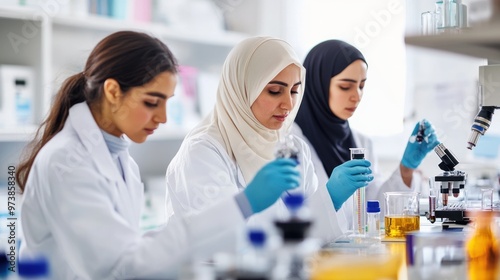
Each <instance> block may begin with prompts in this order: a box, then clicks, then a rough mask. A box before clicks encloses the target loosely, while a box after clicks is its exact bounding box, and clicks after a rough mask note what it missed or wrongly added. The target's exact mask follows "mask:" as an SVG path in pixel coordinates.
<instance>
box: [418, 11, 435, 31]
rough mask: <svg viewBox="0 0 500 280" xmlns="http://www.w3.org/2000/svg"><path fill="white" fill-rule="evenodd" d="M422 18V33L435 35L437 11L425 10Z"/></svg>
mask: <svg viewBox="0 0 500 280" xmlns="http://www.w3.org/2000/svg"><path fill="white" fill-rule="evenodd" d="M420 20H421V22H420V23H421V32H422V35H433V34H435V33H436V13H434V12H430V11H429V12H423V13H422V14H421V18H420Z"/></svg>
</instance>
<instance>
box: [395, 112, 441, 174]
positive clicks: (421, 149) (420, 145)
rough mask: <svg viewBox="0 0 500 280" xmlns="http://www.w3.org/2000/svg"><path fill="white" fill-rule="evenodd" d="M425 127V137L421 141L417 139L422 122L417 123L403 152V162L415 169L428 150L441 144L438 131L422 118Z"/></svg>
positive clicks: (404, 164)
mask: <svg viewBox="0 0 500 280" xmlns="http://www.w3.org/2000/svg"><path fill="white" fill-rule="evenodd" d="M422 123H423V128H424V135H423V136H424V137H423V140H422V141H421V142H418V141H417V135H418V134H419V128H420V122H419V123H417V125H415V128H414V129H413V132H412V133H411V136H410V139H409V140H408V144H406V149H405V152H404V154H403V159H402V160H401V164H402V165H403V166H405V167H407V168H410V169H415V168H417V167H418V166H419V165H420V163H421V162H422V160H423V159H424V157H425V156H426V155H427V153H428V152H430V151H432V150H433V149H434V147H436V146H437V145H438V144H439V141H438V140H437V136H436V133H435V131H434V128H433V127H432V125H431V123H430V122H429V121H427V120H425V119H424V120H422Z"/></svg>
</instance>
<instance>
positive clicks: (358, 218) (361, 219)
mask: <svg viewBox="0 0 500 280" xmlns="http://www.w3.org/2000/svg"><path fill="white" fill-rule="evenodd" d="M350 151H351V160H356V159H364V158H365V148H350ZM352 217H353V220H352V230H351V232H352V234H353V235H364V234H365V227H366V218H365V217H366V197H365V188H364V187H362V188H359V189H357V190H356V191H355V192H354V194H353V215H352Z"/></svg>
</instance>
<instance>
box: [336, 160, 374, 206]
mask: <svg viewBox="0 0 500 280" xmlns="http://www.w3.org/2000/svg"><path fill="white" fill-rule="evenodd" d="M370 165H371V163H370V162H369V161H367V160H366V159H353V160H350V161H346V162H344V163H343V164H341V165H339V166H337V167H335V168H334V169H333V171H332V174H331V175H330V179H328V182H326V188H327V189H328V193H329V194H330V198H331V199H332V202H333V206H334V207H335V211H338V210H339V209H340V207H341V206H342V204H344V202H345V201H346V200H347V199H348V198H349V197H350V196H351V195H352V194H353V193H354V192H355V191H356V190H357V189H359V188H361V187H365V186H366V185H368V183H369V182H371V180H373V175H370V174H371V173H372V170H371V169H370Z"/></svg>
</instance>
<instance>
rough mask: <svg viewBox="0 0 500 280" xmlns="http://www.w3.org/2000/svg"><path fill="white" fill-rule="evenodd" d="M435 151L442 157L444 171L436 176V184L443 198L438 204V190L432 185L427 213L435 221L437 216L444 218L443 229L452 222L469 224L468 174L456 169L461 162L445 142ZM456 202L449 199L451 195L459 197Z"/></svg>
mask: <svg viewBox="0 0 500 280" xmlns="http://www.w3.org/2000/svg"><path fill="white" fill-rule="evenodd" d="M434 151H435V152H436V154H437V155H438V156H439V158H440V159H441V163H440V164H439V165H438V166H439V168H440V169H441V170H443V172H442V173H441V174H439V175H437V176H435V177H434V181H435V183H436V186H438V187H439V194H440V196H439V197H440V198H441V200H440V201H439V206H438V205H437V197H436V195H435V192H436V190H435V189H434V187H433V186H432V185H431V187H430V195H429V212H427V213H426V217H427V219H428V220H429V221H430V222H431V223H434V222H435V221H436V218H441V219H442V220H443V229H447V228H449V227H450V225H452V224H461V225H463V224H467V223H468V222H469V219H468V218H467V217H466V216H465V211H466V205H467V196H466V193H465V189H464V188H465V180H466V179H467V174H466V173H465V172H463V171H460V170H455V166H456V165H457V164H458V163H459V162H458V160H457V159H456V157H455V155H453V153H452V152H451V151H450V150H448V149H447V148H446V147H445V146H444V144H443V143H440V144H439V145H437V146H436V147H435V148H434ZM459 196H460V197H461V200H456V202H451V201H449V198H450V197H454V198H459Z"/></svg>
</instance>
